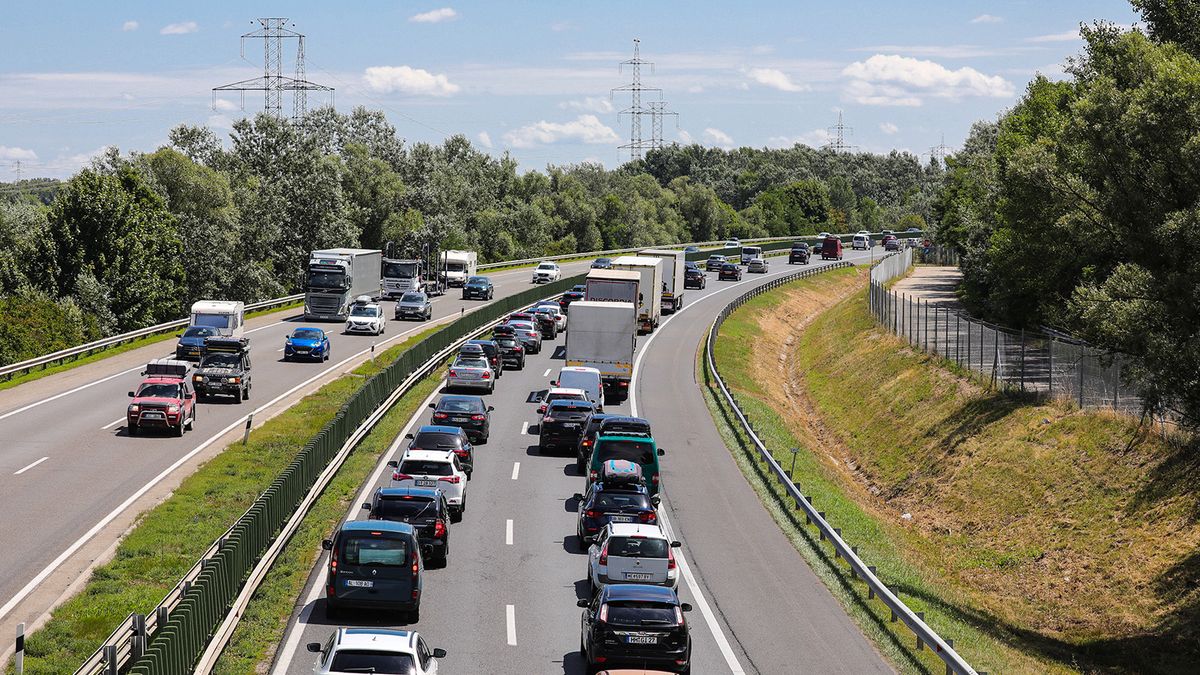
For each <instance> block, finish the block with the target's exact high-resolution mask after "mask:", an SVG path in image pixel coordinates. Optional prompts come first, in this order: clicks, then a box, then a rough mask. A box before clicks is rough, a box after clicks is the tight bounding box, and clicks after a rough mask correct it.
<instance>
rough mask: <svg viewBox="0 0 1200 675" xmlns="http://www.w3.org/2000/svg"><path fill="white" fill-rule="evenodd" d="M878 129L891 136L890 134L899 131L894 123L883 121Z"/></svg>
mask: <svg viewBox="0 0 1200 675" xmlns="http://www.w3.org/2000/svg"><path fill="white" fill-rule="evenodd" d="M879 130H880V131H882V132H883V133H885V134H887V135H888V136H891V135H892V134H894V133H896V132H897V131H900V127H898V126H896V125H895V124H892V123H891V122H883V123H881V124H880V125H879Z"/></svg>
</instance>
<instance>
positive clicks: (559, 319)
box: [529, 302, 567, 333]
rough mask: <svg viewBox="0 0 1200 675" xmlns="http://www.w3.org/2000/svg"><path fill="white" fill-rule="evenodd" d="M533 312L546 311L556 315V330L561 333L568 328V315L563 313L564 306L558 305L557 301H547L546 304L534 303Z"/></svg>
mask: <svg viewBox="0 0 1200 675" xmlns="http://www.w3.org/2000/svg"><path fill="white" fill-rule="evenodd" d="M529 311H531V312H544V313H546V314H549V315H551V316H553V317H554V330H555V331H557V332H559V333H561V332H563V331H565V330H566V329H567V315H566V314H563V311H562V307H559V306H558V303H557V302H547V303H544V304H538V305H534V307H533V309H531V310H529Z"/></svg>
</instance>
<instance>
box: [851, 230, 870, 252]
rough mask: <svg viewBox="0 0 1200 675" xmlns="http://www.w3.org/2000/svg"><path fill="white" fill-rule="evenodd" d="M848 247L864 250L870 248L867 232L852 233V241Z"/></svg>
mask: <svg viewBox="0 0 1200 675" xmlns="http://www.w3.org/2000/svg"><path fill="white" fill-rule="evenodd" d="M850 248H851V249H852V250H855V251H857V250H859V249H862V250H864V251H869V250H871V236H870V235H867V234H856V235H854V241H852V242H850Z"/></svg>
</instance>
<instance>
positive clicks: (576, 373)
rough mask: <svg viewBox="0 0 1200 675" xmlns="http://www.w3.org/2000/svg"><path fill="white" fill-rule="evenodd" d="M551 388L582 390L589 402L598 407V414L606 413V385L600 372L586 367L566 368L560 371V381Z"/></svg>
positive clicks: (554, 382) (555, 382)
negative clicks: (601, 378)
mask: <svg viewBox="0 0 1200 675" xmlns="http://www.w3.org/2000/svg"><path fill="white" fill-rule="evenodd" d="M550 386H553V387H560V388H566V389H582V390H583V391H584V392H585V393H587V397H588V400H589V401H591V402H592V404H593V405H595V406H596V412H604V385H603V384H602V382H601V380H600V371H599V370H597V369H596V368H588V367H586V366H564V367H563V368H562V369H560V370H559V371H558V379H557V380H554V381H553V382H551V383H550Z"/></svg>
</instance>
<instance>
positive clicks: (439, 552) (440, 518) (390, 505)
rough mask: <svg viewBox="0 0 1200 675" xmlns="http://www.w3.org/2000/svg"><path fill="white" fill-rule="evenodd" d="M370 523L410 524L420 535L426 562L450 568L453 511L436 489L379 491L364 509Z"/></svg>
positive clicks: (379, 489)
mask: <svg viewBox="0 0 1200 675" xmlns="http://www.w3.org/2000/svg"><path fill="white" fill-rule="evenodd" d="M362 507H363V508H364V509H367V511H368V513H370V515H369V516H367V518H368V520H390V521H393V522H399V523H408V524H409V525H412V526H413V529H414V530H416V531H417V537H419V538H420V541H421V553H422V554H423V555H424V556H425V560H426V561H428V562H429V563H430V564H433V565H437V566H438V567H445V566H446V557H447V556H449V555H450V528H449V527H448V526H449V523H450V507H449V505H447V504H446V498H445V496H443V495H442V492H441V491H440V490H434V489H432V488H378V489H377V490H375V495H374V496H373V497H371V501H369V502H366V503H364V504H363V505H362Z"/></svg>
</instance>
